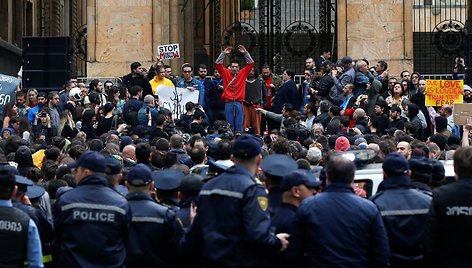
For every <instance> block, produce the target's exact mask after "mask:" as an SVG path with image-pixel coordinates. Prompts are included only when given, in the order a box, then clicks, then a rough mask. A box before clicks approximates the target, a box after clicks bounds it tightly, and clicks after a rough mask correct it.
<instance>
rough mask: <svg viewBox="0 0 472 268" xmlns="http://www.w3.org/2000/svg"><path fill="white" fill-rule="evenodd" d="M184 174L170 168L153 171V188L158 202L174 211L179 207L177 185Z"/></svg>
mask: <svg viewBox="0 0 472 268" xmlns="http://www.w3.org/2000/svg"><path fill="white" fill-rule="evenodd" d="M184 176H185V174H184V173H182V172H181V171H179V170H177V169H172V168H168V169H164V170H162V171H159V172H157V173H154V175H153V180H154V188H155V189H156V194H157V199H158V200H159V204H161V205H163V206H166V207H168V208H170V209H172V210H173V211H174V212H176V211H178V210H179V209H180V207H179V186H180V183H181V182H182V178H183V177H184Z"/></svg>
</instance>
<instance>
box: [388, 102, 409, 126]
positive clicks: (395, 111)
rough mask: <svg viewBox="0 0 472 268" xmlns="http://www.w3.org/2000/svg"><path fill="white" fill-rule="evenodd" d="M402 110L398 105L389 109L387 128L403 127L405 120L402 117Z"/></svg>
mask: <svg viewBox="0 0 472 268" xmlns="http://www.w3.org/2000/svg"><path fill="white" fill-rule="evenodd" d="M401 114H402V110H401V109H400V107H398V106H394V107H392V109H391V110H390V121H389V123H388V128H396V129H399V130H402V131H403V129H404V128H405V122H404V121H403V119H402V117H401Z"/></svg>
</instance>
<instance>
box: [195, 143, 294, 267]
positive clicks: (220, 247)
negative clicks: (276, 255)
mask: <svg viewBox="0 0 472 268" xmlns="http://www.w3.org/2000/svg"><path fill="white" fill-rule="evenodd" d="M261 147H262V144H261V143H260V141H259V140H258V139H256V138H255V137H253V136H251V135H242V136H240V137H239V138H238V139H237V140H236V141H235V143H234V145H233V148H232V156H231V160H232V161H233V162H234V163H235V165H234V166H232V167H230V168H228V169H227V170H226V172H225V173H223V174H222V175H220V176H218V177H216V178H214V179H212V180H211V181H209V182H207V183H206V184H205V185H204V186H203V188H202V190H201V191H200V206H199V207H198V212H197V215H196V217H195V220H194V222H193V225H192V226H191V227H190V231H189V233H188V237H187V242H188V243H187V245H186V249H187V250H189V251H191V253H193V254H194V255H192V256H194V259H198V260H201V261H202V262H203V263H202V264H203V266H204V267H261V266H263V265H265V264H267V261H268V258H267V253H270V252H277V251H280V250H285V248H286V246H287V245H288V241H287V237H288V235H287V234H278V235H277V236H276V235H275V234H273V233H272V232H271V231H270V215H269V210H268V207H269V202H268V199H267V195H266V193H265V190H264V187H263V186H262V185H261V184H258V183H256V180H255V178H254V174H255V173H256V172H257V170H258V168H259V165H260V162H261V152H262V151H261Z"/></svg>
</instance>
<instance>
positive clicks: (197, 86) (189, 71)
mask: <svg viewBox="0 0 472 268" xmlns="http://www.w3.org/2000/svg"><path fill="white" fill-rule="evenodd" d="M182 74H183V75H184V78H182V79H180V80H179V82H177V87H180V88H186V89H188V90H190V91H195V90H198V105H201V106H202V107H204V106H205V102H204V97H205V90H202V84H201V83H200V82H199V81H198V80H197V79H195V78H193V67H192V65H190V63H184V65H182Z"/></svg>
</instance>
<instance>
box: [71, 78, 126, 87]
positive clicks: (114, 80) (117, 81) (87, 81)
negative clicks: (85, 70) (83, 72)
mask: <svg viewBox="0 0 472 268" xmlns="http://www.w3.org/2000/svg"><path fill="white" fill-rule="evenodd" d="M95 79H96V80H98V81H100V82H102V84H104V83H105V81H111V82H112V83H113V85H115V86H117V85H119V84H121V80H122V79H121V77H77V82H79V83H81V82H82V83H85V85H86V86H87V87H88V85H89V84H90V82H92V80H95Z"/></svg>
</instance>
